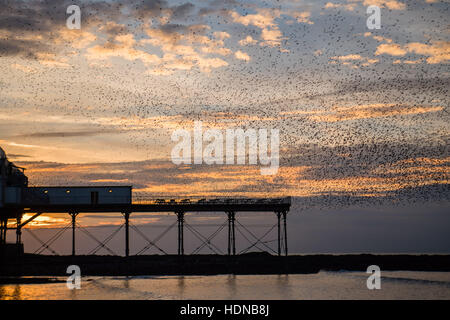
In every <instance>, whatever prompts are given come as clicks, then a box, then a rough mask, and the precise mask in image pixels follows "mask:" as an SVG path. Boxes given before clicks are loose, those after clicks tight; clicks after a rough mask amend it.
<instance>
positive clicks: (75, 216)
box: [69, 212, 78, 256]
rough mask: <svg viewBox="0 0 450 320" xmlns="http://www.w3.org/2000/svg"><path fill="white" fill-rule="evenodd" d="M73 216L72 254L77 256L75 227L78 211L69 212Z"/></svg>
mask: <svg viewBox="0 0 450 320" xmlns="http://www.w3.org/2000/svg"><path fill="white" fill-rule="evenodd" d="M69 214H70V216H71V217H72V256H75V227H76V225H75V224H76V218H77V215H78V212H69Z"/></svg>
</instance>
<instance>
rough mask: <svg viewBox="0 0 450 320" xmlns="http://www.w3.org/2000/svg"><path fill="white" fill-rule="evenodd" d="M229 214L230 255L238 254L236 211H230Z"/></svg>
mask: <svg viewBox="0 0 450 320" xmlns="http://www.w3.org/2000/svg"><path fill="white" fill-rule="evenodd" d="M227 214H228V255H231V254H232V255H233V256H234V255H236V238H235V233H234V221H235V219H236V217H235V215H236V214H235V212H234V211H229V212H227Z"/></svg>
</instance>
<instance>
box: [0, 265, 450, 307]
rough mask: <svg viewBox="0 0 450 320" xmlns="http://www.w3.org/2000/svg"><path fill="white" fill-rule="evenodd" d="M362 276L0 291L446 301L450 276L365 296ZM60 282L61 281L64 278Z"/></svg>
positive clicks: (392, 283) (393, 278) (400, 275)
mask: <svg viewBox="0 0 450 320" xmlns="http://www.w3.org/2000/svg"><path fill="white" fill-rule="evenodd" d="M367 277H368V274H366V273H363V272H320V273H318V274H307V275H303V274H300V275H297V274H296V275H217V276H158V277H153V276H151V277H150V276H148V277H83V278H82V282H81V289H79V290H69V289H67V286H66V283H52V284H21V285H0V299H200V300H204V299H237V300H238V299H263V300H264V299H276V300H278V299H283V300H290V299H446V300H450V272H407V271H397V272H382V279H381V289H380V290H368V289H367V286H366V280H367ZM62 279H64V278H62Z"/></svg>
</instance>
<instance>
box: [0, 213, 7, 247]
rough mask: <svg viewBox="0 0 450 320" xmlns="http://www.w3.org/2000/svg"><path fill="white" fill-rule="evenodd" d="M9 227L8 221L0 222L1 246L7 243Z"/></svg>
mask: <svg viewBox="0 0 450 320" xmlns="http://www.w3.org/2000/svg"><path fill="white" fill-rule="evenodd" d="M7 227H8V219H1V220H0V244H5V243H6V229H7Z"/></svg>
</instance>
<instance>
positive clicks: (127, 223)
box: [123, 212, 130, 257]
mask: <svg viewBox="0 0 450 320" xmlns="http://www.w3.org/2000/svg"><path fill="white" fill-rule="evenodd" d="M123 216H124V217H125V257H128V256H129V255H130V233H129V231H130V230H129V229H130V213H129V212H124V213H123Z"/></svg>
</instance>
